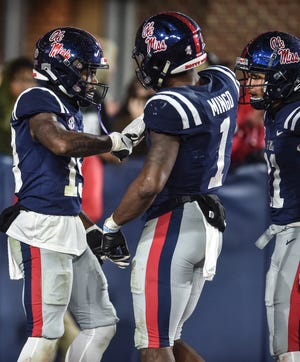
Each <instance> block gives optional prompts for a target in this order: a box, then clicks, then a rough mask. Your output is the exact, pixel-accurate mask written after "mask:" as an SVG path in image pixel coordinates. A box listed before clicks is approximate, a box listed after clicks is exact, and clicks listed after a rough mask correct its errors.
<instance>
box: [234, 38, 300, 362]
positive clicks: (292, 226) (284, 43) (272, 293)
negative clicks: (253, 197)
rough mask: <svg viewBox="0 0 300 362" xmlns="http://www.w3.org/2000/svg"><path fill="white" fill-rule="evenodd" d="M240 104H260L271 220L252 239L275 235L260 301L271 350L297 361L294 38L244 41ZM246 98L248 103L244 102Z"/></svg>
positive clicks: (298, 154)
mask: <svg viewBox="0 0 300 362" xmlns="http://www.w3.org/2000/svg"><path fill="white" fill-rule="evenodd" d="M235 69H236V73H240V72H242V75H243V76H242V77H241V85H242V89H241V96H242V98H241V103H245V98H243V95H245V94H246V93H247V91H248V92H249V95H250V104H251V105H252V107H253V108H255V109H263V110H264V111H265V113H264V125H265V159H266V161H267V166H268V174H269V195H270V217H271V225H270V227H269V228H268V229H267V230H266V232H265V233H264V234H263V235H262V236H261V237H260V238H259V239H258V240H257V242H256V245H257V246H258V247H259V248H263V247H264V246H265V245H266V244H267V243H268V242H269V241H270V240H271V239H273V238H274V239H275V248H274V251H273V254H272V257H271V263H270V267H269V270H268V273H267V277H266V291H265V304H266V311H267V320H268V326H269V335H270V337H269V343H270V352H271V355H272V356H273V357H274V358H275V359H276V360H278V361H282V362H283V361H284V362H296V361H300V329H299V323H300V292H299V275H300V190H299V177H300V39H298V38H296V37H295V36H293V35H291V34H287V33H284V32H280V31H272V32H267V33H263V34H260V35H259V36H258V37H256V38H255V39H253V40H252V41H250V42H249V43H248V44H247V46H246V47H245V49H244V50H243V52H242V55H241V56H240V57H238V58H237V61H236V66H235ZM248 103H249V102H248Z"/></svg>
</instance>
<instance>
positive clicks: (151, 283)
mask: <svg viewBox="0 0 300 362" xmlns="http://www.w3.org/2000/svg"><path fill="white" fill-rule="evenodd" d="M171 215H172V212H168V213H167V214H164V215H162V216H160V217H159V218H158V220H157V225H156V228H155V233H154V238H153V242H152V245H151V248H150V252H149V256H148V263H147V269H146V285H145V289H146V290H145V297H146V324H147V328H148V336H150V337H149V341H148V348H159V338H158V339H157V338H155V339H154V338H153V337H151V336H152V335H154V336H159V330H158V268H159V260H160V255H161V252H162V249H163V246H164V243H165V240H166V235H167V232H168V227H169V223H170V219H171Z"/></svg>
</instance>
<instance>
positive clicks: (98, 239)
mask: <svg viewBox="0 0 300 362" xmlns="http://www.w3.org/2000/svg"><path fill="white" fill-rule="evenodd" d="M102 239H103V232H102V230H101V229H100V228H99V227H98V226H97V225H93V226H91V227H90V228H88V229H87V230H86V240H87V243H88V246H89V247H90V249H91V250H92V252H93V253H94V254H95V255H96V257H97V259H98V260H99V262H100V264H101V265H102V264H103V261H102V258H101V256H102V255H101V245H102Z"/></svg>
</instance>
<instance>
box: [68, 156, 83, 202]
mask: <svg viewBox="0 0 300 362" xmlns="http://www.w3.org/2000/svg"><path fill="white" fill-rule="evenodd" d="M76 166H77V169H78V172H79V173H80V174H81V162H80V161H79V159H78V158H75V157H71V159H70V162H69V164H68V168H69V184H68V185H66V186H65V192H64V195H65V196H73V197H77V196H78V195H79V196H80V197H81V195H82V184H81V183H79V184H78V185H76V173H77V171H76Z"/></svg>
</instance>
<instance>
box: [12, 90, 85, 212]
mask: <svg viewBox="0 0 300 362" xmlns="http://www.w3.org/2000/svg"><path fill="white" fill-rule="evenodd" d="M42 112H43V113H55V114H56V115H57V120H58V122H60V123H61V124H62V125H63V126H64V127H65V128H66V129H67V130H71V131H76V132H82V130H83V124H82V114H81V112H80V110H79V108H78V107H76V106H75V105H74V104H72V103H71V102H69V101H68V99H66V98H64V99H61V98H58V96H57V95H56V94H55V93H54V92H53V91H51V90H49V89H47V88H42V87H36V88H30V89H28V90H26V91H25V92H23V93H22V94H21V95H20V96H19V98H18V99H17V101H16V103H15V106H14V110H13V113H12V118H11V126H12V146H13V156H14V166H13V172H14V176H15V184H16V195H17V197H18V199H19V200H20V202H21V203H22V205H24V206H25V207H27V208H28V209H30V210H32V211H35V212H38V213H42V214H49V215H78V214H79V213H80V211H81V191H82V184H83V179H82V176H81V163H82V159H80V158H74V157H64V156H57V155H55V154H54V153H52V152H51V151H50V150H48V149H47V148H46V147H44V146H43V145H42V144H41V143H39V142H36V141H34V140H33V139H32V137H31V135H30V129H29V119H30V118H31V117H32V116H34V115H35V114H38V113H42Z"/></svg>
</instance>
